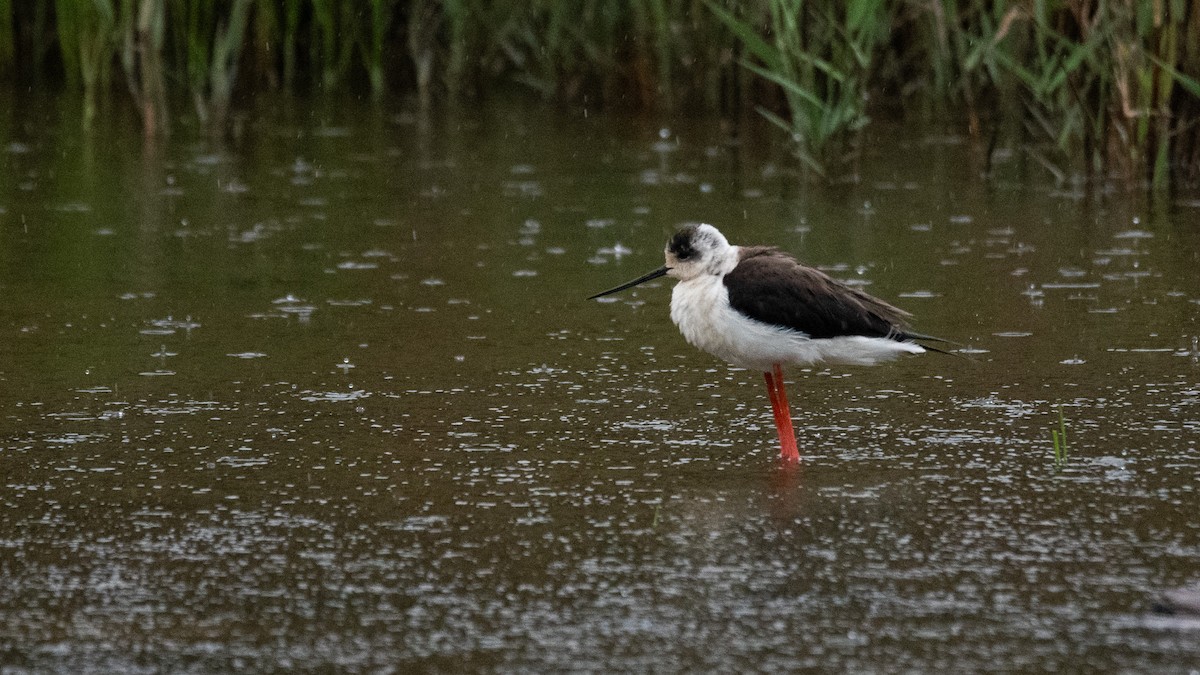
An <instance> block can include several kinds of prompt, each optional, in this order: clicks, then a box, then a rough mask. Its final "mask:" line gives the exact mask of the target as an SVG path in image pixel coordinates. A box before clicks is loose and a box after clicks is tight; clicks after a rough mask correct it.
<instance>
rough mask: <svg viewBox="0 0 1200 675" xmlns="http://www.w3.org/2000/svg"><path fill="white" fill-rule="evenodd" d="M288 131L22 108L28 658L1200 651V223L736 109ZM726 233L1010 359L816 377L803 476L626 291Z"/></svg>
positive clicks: (886, 664)
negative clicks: (162, 128)
mask: <svg viewBox="0 0 1200 675" xmlns="http://www.w3.org/2000/svg"><path fill="white" fill-rule="evenodd" d="M63 109H71V108H70V106H69V105H67V104H64V106H63ZM244 127H245V128H244V133H243V136H242V137H241V138H240V139H239V140H237V141H235V142H233V143H231V144H229V145H228V146H226V147H223V148H221V147H215V146H213V145H212V144H211V143H208V142H206V141H204V140H200V139H198V138H197V137H196V136H194V135H193V134H190V133H189V132H188V131H187V130H186V129H184V130H180V131H179V132H178V133H177V134H176V135H175V137H174V138H173V139H172V140H171V141H170V142H168V143H165V144H164V145H162V146H161V147H159V148H154V149H146V148H144V147H143V146H142V144H141V143H140V140H139V137H138V136H137V131H136V127H135V126H134V125H133V124H132V123H130V122H128V121H117V122H110V123H107V126H105V125H102V126H101V128H99V129H97V131H96V132H95V134H94V135H93V136H90V137H89V136H87V135H85V134H83V133H81V132H80V131H79V128H78V120H77V118H76V117H75V116H74V115H72V114H68V113H63V112H61V111H60V110H59V109H56V108H53V107H52V106H49V105H46V104H43V103H38V102H36V101H27V102H24V103H22V104H21V105H20V106H18V108H17V109H16V110H15V112H12V111H10V114H9V115H8V119H6V120H0V133H2V134H3V136H2V137H0V151H2V154H0V161H2V162H3V165H4V167H5V175H6V176H7V177H8V178H7V179H6V180H5V181H4V182H3V184H0V256H2V260H3V265H2V268H0V296H2V297H3V299H4V302H3V305H2V306H0V443H2V451H0V472H2V475H3V477H4V479H3V486H2V489H0V574H2V577H3V584H2V585H0V664H3V665H4V666H7V667H8V668H7V669H6V672H27V671H37V672H44V671H59V672H81V671H88V670H94V671H115V670H122V671H147V672H157V671H161V670H169V671H175V672H180V671H182V672H213V671H230V670H236V669H249V670H255V671H263V670H284V669H288V670H291V669H309V670H332V669H336V670H342V671H370V672H411V671H413V670H433V671H439V670H440V671H451V672H453V671H461V670H463V669H470V670H499V671H510V672H511V671H520V672H525V671H530V670H535V671H564V670H582V671H614V670H635V671H644V670H666V671H671V670H711V671H717V672H737V671H747V670H795V669H800V668H821V669H827V670H833V671H849V672H853V671H860V670H875V671H880V670H887V671H894V670H918V671H949V670H954V671H979V670H994V669H1007V670H1042V669H1047V670H1049V669H1058V670H1103V671H1120V670H1129V671H1142V672H1145V671H1156V672H1186V671H1188V670H1189V669H1195V668H1198V667H1200V619H1196V618H1185V617H1165V616H1159V615H1155V614H1153V613H1151V612H1150V606H1151V603H1152V602H1153V600H1154V598H1155V597H1156V595H1157V594H1158V593H1159V592H1160V591H1161V590H1163V589H1166V588H1170V587H1175V586H1180V585H1186V584H1195V583H1198V582H1200V520H1198V519H1197V514H1198V513H1200V495H1197V488H1196V486H1197V484H1198V478H1200V449H1198V447H1197V445H1198V439H1200V346H1198V345H1197V336H1200V323H1198V321H1197V317H1198V316H1200V274H1197V268H1198V266H1200V256H1198V252H1200V201H1196V200H1194V199H1190V198H1188V197H1186V196H1184V197H1178V196H1176V197H1171V198H1167V199H1164V200H1160V201H1159V202H1155V203H1153V204H1152V205H1149V206H1148V205H1147V204H1146V203H1144V202H1143V201H1142V200H1141V199H1140V198H1136V197H1130V196H1128V195H1126V194H1124V193H1121V192H1112V193H1110V194H1107V195H1106V196H1100V197H1097V196H1095V195H1087V194H1084V192H1083V191H1082V190H1081V189H1080V188H1078V187H1077V186H1072V185H1066V186H1056V185H1054V184H1053V183H1052V182H1051V181H1049V180H1047V179H1046V178H1045V175H1044V174H1042V173H1040V169H1039V168H1038V165H1037V164H1036V163H1034V162H1029V163H1028V165H1026V163H1025V162H1024V161H1023V160H1022V159H1021V157H1023V156H1024V155H1023V153H1021V152H1020V151H1019V149H1014V151H1013V153H1012V154H1011V155H1010V156H1009V155H1004V156H1002V157H1001V159H1002V160H1003V161H1002V162H1001V164H1000V165H999V167H998V169H997V172H996V175H995V177H993V178H991V179H988V180H984V179H982V178H980V177H979V173H978V163H977V153H976V152H975V151H974V150H973V149H972V147H971V145H970V144H969V143H966V142H965V140H964V139H962V138H959V137H955V136H947V135H946V134H945V130H944V129H943V130H935V131H932V132H931V131H929V130H926V129H922V128H917V127H911V126H908V127H900V128H889V127H886V126H875V127H873V128H872V134H873V135H872V137H871V138H870V139H869V142H868V144H867V145H866V147H865V149H864V152H863V155H862V158H861V162H860V166H859V169H858V172H859V180H858V181H855V182H845V183H841V184H839V185H837V186H835V187H819V186H808V187H805V184H804V183H802V182H799V181H797V180H796V179H795V177H794V176H792V175H790V174H789V173H788V171H787V170H786V166H787V163H786V162H785V161H784V158H783V157H782V155H781V151H779V150H778V149H772V148H771V145H770V144H769V143H768V142H766V141H769V140H771V139H773V138H774V137H773V136H771V135H770V134H769V133H764V134H763V135H762V137H759V135H758V134H757V133H756V132H755V133H746V134H744V137H743V138H742V140H741V141H740V142H736V143H735V142H734V141H733V140H732V139H731V138H730V137H728V136H727V135H725V134H723V133H722V132H721V130H720V129H721V127H720V124H719V123H718V122H717V121H716V120H704V119H701V120H695V119H673V118H660V119H641V118H637V119H631V118H629V117H627V116H621V115H596V114H595V113H592V114H589V115H587V116H584V115H582V114H579V113H578V111H559V112H557V113H556V112H551V111H543V110H539V109H536V108H520V107H518V108H509V107H503V106H498V107H496V108H494V109H491V110H489V111H487V112H482V113H468V112H456V113H451V114H444V113H438V114H435V115H432V116H429V117H422V116H419V115H414V114H412V113H411V112H406V111H404V110H402V109H399V108H397V109H388V110H384V111H377V110H371V109H369V108H366V107H360V106H359V105H358V104H356V103H354V102H347V101H338V102H337V103H336V105H320V104H311V103H309V102H306V101H301V100H291V99H287V100H279V101H272V102H271V103H270V104H269V105H264V106H263V110H261V111H259V112H257V113H255V114H254V115H253V116H251V117H250V118H249V120H248V121H247V122H246V123H245V125H244ZM687 221H707V222H711V223H713V224H715V225H717V226H718V227H721V228H722V229H723V230H724V231H725V233H726V234H727V235H728V236H729V237H730V239H731V240H732V241H734V243H739V242H742V243H773V244H777V245H779V246H782V247H784V248H786V249H788V250H790V251H793V252H795V253H797V254H798V255H800V256H801V257H802V258H803V259H805V260H806V261H808V262H810V263H812V264H816V265H819V266H821V267H822V268H823V269H826V270H828V271H830V272H831V273H832V274H834V275H835V276H837V277H839V278H842V279H848V280H851V281H853V282H855V283H861V284H866V285H867V288H868V290H870V291H871V292H873V293H876V294H878V295H880V296H882V297H884V298H887V299H889V300H892V301H894V302H896V303H897V304H899V305H901V306H903V307H905V308H907V309H909V310H911V311H912V312H914V314H916V315H917V321H916V323H917V327H918V328H919V329H920V330H922V331H925V332H929V333H933V334H937V335H943V336H945V337H948V338H951V339H954V340H956V341H958V342H960V343H962V344H963V345H965V346H966V351H967V352H968V353H969V354H970V356H969V357H968V358H962V357H946V356H941V355H937V354H928V355H924V356H921V357H916V358H912V359H909V360H906V361H903V362H900V363H897V364H893V365H889V366H884V367H879V368H874V369H840V368H839V369H829V370H820V369H819V370H816V371H813V372H801V371H797V372H794V373H792V376H793V379H792V382H791V384H790V394H791V399H792V406H793V413H794V416H795V419H796V426H797V434H798V436H799V439H800V444H801V449H802V453H803V454H804V462H803V465H802V466H801V467H800V468H799V469H797V470H787V469H785V468H781V467H780V466H779V465H778V462H777V459H776V457H777V453H778V449H777V446H776V440H775V432H774V429H773V426H772V422H771V416H770V409H769V405H768V403H767V399H766V396H765V392H764V391H763V390H764V389H765V387H763V384H762V378H761V376H760V375H759V374H757V373H749V372H744V371H737V370H734V369H730V368H728V367H726V366H725V365H723V364H721V363H718V362H716V361H714V360H713V359H712V358H711V357H708V356H706V355H704V354H701V353H698V352H695V351H694V350H692V349H691V348H690V347H688V346H687V345H686V344H685V343H684V342H683V340H682V339H681V338H680V337H679V335H678V333H677V332H676V330H675V328H674V326H673V325H672V324H671V322H670V320H669V318H668V316H667V303H668V298H669V291H668V284H660V285H657V286H648V287H643V288H640V289H638V290H636V291H631V292H627V293H625V294H622V295H621V296H617V299H616V301H615V302H609V303H602V302H586V301H584V300H583V298H584V297H586V296H587V295H589V294H591V293H593V292H596V291H598V290H601V289H604V288H608V287H609V286H611V285H614V284H615V283H617V282H620V281H624V280H626V279H628V278H631V277H633V276H635V275H636V274H639V273H641V272H643V271H647V270H649V269H651V268H653V267H656V266H657V265H659V264H661V248H662V244H663V241H664V240H665V238H666V236H667V235H668V233H670V232H671V230H672V229H673V228H674V227H675V226H676V225H678V224H679V223H682V222H687ZM1059 411H1061V412H1062V415H1063V416H1064V418H1065V427H1066V429H1067V438H1068V446H1069V456H1068V457H1067V458H1066V461H1065V462H1062V463H1058V464H1056V461H1055V457H1054V450H1053V445H1052V442H1051V431H1052V430H1053V429H1056V428H1057V427H1058V424H1059V417H1058V414H1059Z"/></svg>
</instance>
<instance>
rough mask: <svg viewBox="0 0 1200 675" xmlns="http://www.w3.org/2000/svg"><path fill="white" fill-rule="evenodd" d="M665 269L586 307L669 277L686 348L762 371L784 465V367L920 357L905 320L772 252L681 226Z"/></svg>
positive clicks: (791, 438)
mask: <svg viewBox="0 0 1200 675" xmlns="http://www.w3.org/2000/svg"><path fill="white" fill-rule="evenodd" d="M665 254H666V259H667V260H666V265H663V266H662V267H660V268H658V269H656V270H654V271H653V272H650V273H649V274H645V275H642V276H640V277H638V278H637V279H634V280H633V281H630V282H628V283H624V284H621V285H620V286H617V287H616V288H611V289H609V290H607V291H603V292H601V293H597V294H595V295H593V296H591V297H590V298H588V299H589V300H592V299H595V298H599V297H601V296H604V295H609V294H610V293H616V292H618V291H623V290H625V289H627V288H630V287H632V286H636V285H638V284H641V283H644V282H646V281H650V280H651V279H657V278H658V277H661V276H664V275H666V276H670V277H674V278H676V279H678V280H679V283H678V284H676V285H675V289H674V290H673V291H672V292H671V320H672V321H674V322H675V325H677V326H679V330H680V332H681V333H683V337H684V338H685V339H687V341H688V342H689V343H691V344H692V346H694V347H697V348H699V349H702V350H704V351H706V352H708V353H709V354H712V355H713V356H716V357H717V358H720V359H723V360H725V361H727V362H729V363H731V364H733V365H735V366H739V367H742V368H750V369H756V370H761V371H762V372H763V375H764V376H765V378H766V380H767V395H768V396H769V397H770V399H771V411H772V412H773V413H774V415H775V428H776V430H777V431H778V432H779V444H780V446H781V455H780V456H781V458H782V459H784V460H789V461H799V459H800V452H799V450H798V449H797V448H796V434H795V431H793V429H792V418H791V413H790V411H789V410H788V402H787V393H786V392H785V391H784V384H783V366H786V365H797V366H806V365H813V364H818V363H830V364H849V365H867V366H869V365H874V364H876V363H879V362H882V361H890V360H891V359H894V358H896V357H898V356H900V355H902V354H920V353H923V352H924V351H926V349H929V350H932V351H938V352H940V351H942V350H940V349H937V348H935V347H928V346H923V345H920V344H918V343H917V341H918V340H925V341H930V340H932V341H935V342H945V340H942V339H940V338H935V337H932V336H929V335H922V334H920V333H915V332H913V331H912V330H911V329H910V328H909V327H908V323H907V319H908V317H909V314H908V312H905V311H904V310H902V309H899V308H897V307H893V306H892V305H890V304H888V303H886V302H884V301H883V300H880V299H879V298H876V297H874V296H872V295H869V294H867V293H864V292H863V291H860V290H858V289H857V288H852V287H850V286H847V285H845V284H843V283H841V282H839V281H837V280H835V279H833V278H832V277H830V276H829V275H827V274H825V273H824V272H822V271H820V270H817V269H813V268H811V267H806V266H804V265H802V264H800V263H799V262H798V261H797V260H796V259H795V258H793V257H792V256H790V255H788V254H786V253H784V252H782V251H780V250H779V249H776V248H773V247H770V246H733V245H731V244H730V243H729V241H728V240H726V239H725V236H724V235H723V234H721V233H720V231H718V230H717V228H715V227H713V226H712V225H703V224H701V225H687V226H685V227H683V228H681V229H680V230H679V231H678V232H676V233H675V236H673V237H671V240H670V241H668V242H667V246H666V250H665Z"/></svg>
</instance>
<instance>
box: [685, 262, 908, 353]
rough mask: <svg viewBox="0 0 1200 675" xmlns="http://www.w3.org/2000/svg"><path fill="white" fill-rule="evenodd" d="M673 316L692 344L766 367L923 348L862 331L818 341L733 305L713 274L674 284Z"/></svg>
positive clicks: (723, 287)
mask: <svg viewBox="0 0 1200 675" xmlns="http://www.w3.org/2000/svg"><path fill="white" fill-rule="evenodd" d="M671 320H672V321H674V322H675V325H676V326H679V331H680V332H681V333H683V337H684V339H686V340H687V341H688V342H689V343H690V344H691V345H692V346H694V347H696V348H698V349H702V350H704V351H706V352H708V353H709V354H712V355H713V356H716V357H717V358H719V359H721V360H723V361H727V362H729V363H732V364H733V365H735V366H739V367H741V368H750V369H754V370H762V371H768V370H770V369H771V367H772V365H773V364H776V363H778V364H781V365H799V366H805V365H812V364H817V363H831V364H848V365H864V366H869V365H873V364H876V363H879V362H881V361H888V360H891V359H894V358H896V357H897V356H900V355H901V354H920V353H922V352H924V351H925V350H924V349H922V348H921V346H920V345H918V344H915V343H912V342H897V341H896V340H889V339H886V338H873V337H863V336H860V335H852V336H847V337H835V338H821V339H815V340H814V339H812V338H810V337H808V336H807V335H805V334H804V333H801V332H799V331H795V330H791V329H789V328H781V327H779V326H774V325H771V324H766V323H763V322H761V321H756V320H754V319H751V318H749V317H747V316H745V315H743V314H741V313H739V312H737V311H736V310H734V309H733V307H731V306H730V305H729V292H728V291H727V290H726V288H725V284H724V283H722V282H721V279H720V277H716V276H713V275H704V276H701V277H697V278H695V279H691V280H688V281H681V282H679V283H678V284H676V285H675V289H674V290H673V291H672V292H671Z"/></svg>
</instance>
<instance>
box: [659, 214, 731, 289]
mask: <svg viewBox="0 0 1200 675" xmlns="http://www.w3.org/2000/svg"><path fill="white" fill-rule="evenodd" d="M664 254H665V255H666V258H667V274H668V275H670V276H672V277H675V278H676V279H679V280H680V281H687V280H688V279H695V278H696V277H699V276H702V275H705V274H724V273H727V272H729V271H730V270H731V269H732V268H733V265H736V264H737V257H736V255H734V253H733V247H732V246H730V245H729V241H728V240H726V239H725V235H723V234H721V232H720V231H719V230H718V229H717V228H715V227H713V226H712V225H706V224H703V223H701V224H696V225H685V226H684V227H681V228H680V229H679V231H677V232H676V233H675V235H674V236H673V237H671V240H670V241H668V242H667V247H666V250H665V251H664Z"/></svg>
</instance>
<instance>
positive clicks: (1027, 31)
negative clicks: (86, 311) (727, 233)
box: [0, 0, 1200, 186]
mask: <svg viewBox="0 0 1200 675" xmlns="http://www.w3.org/2000/svg"><path fill="white" fill-rule="evenodd" d="M48 40H49V42H48ZM117 65H119V68H114V66H117ZM114 73H117V74H118V76H119V75H123V76H124V80H125V82H124V86H119V85H118V83H117V82H116V81H115V79H114V77H113V74H114ZM0 76H3V77H7V78H9V79H13V80H16V81H21V82H29V81H33V82H35V83H37V84H39V85H40V84H43V83H51V84H59V83H62V84H65V86H66V87H67V88H68V89H75V90H77V91H81V92H82V93H83V100H84V106H85V115H84V117H85V120H90V119H91V118H92V117H94V115H96V114H97V113H96V111H97V106H98V104H99V103H100V102H101V101H102V100H103V98H104V97H107V96H111V95H113V94H114V93H116V92H120V91H121V90H127V91H128V94H129V95H130V97H131V98H132V102H133V105H134V106H135V107H136V108H137V109H138V110H139V111H140V112H141V113H142V118H143V120H144V123H145V125H146V127H147V133H148V134H151V135H152V134H154V133H157V132H159V131H162V130H165V129H166V128H167V123H166V122H167V119H168V110H167V108H168V103H169V102H177V101H179V100H181V99H183V98H185V97H190V98H191V100H192V101H193V107H194V108H195V114H196V116H197V117H198V118H200V119H201V120H204V121H206V122H207V123H208V124H209V125H211V126H214V127H220V126H221V125H223V124H224V121H223V120H224V119H225V117H226V113H227V111H228V109H229V108H230V107H231V106H233V105H235V104H236V101H237V97H238V94H239V92H245V93H247V94H249V93H250V92H252V91H253V89H254V88H257V87H261V86H268V87H283V88H285V89H288V90H306V89H308V88H315V89H317V90H319V91H326V92H335V91H363V90H367V91H369V92H370V93H371V95H372V96H373V97H374V98H376V99H381V98H382V97H384V96H385V94H388V93H396V94H400V95H405V94H410V93H415V94H416V95H417V97H418V100H419V101H420V102H421V104H422V105H432V104H433V103H434V102H436V101H438V100H441V99H456V98H478V97H481V96H486V95H488V94H489V93H490V92H494V91H497V90H502V89H511V88H513V86H514V85H515V86H516V87H517V88H521V89H524V90H526V91H528V92H532V93H534V94H535V95H537V96H540V97H543V98H545V99H547V100H552V101H557V102H562V103H569V104H583V105H586V106H617V107H623V108H630V107H633V108H647V107H659V108H662V109H672V108H674V109H679V110H694V109H697V108H700V109H705V110H720V111H721V112H722V113H724V114H726V115H728V116H730V117H733V118H736V117H738V116H739V114H740V113H741V112H742V111H745V110H750V111H754V110H757V111H759V112H761V114H762V115H763V116H764V117H765V118H766V119H768V120H770V121H771V122H772V123H773V124H774V125H775V126H777V127H779V129H780V130H781V133H782V134H783V137H784V138H785V139H787V140H788V141H789V142H790V144H791V147H792V148H793V149H794V151H795V154H796V156H797V158H798V160H799V161H800V163H801V164H802V165H803V166H806V167H808V168H810V169H812V170H813V172H815V173H816V174H831V173H832V172H833V171H835V170H838V169H839V168H840V167H843V166H844V165H845V163H846V162H845V161H846V159H847V158H848V157H852V156H853V150H854V147H855V144H856V142H857V138H858V135H859V132H860V131H861V130H862V129H864V128H865V127H866V126H867V125H868V124H869V122H870V118H871V116H872V115H878V114H879V113H880V111H883V110H897V109H903V110H906V111H914V110H917V111H922V112H923V113H924V114H926V115H939V116H942V117H943V118H944V119H949V120H962V122H963V124H964V127H965V130H966V131H967V133H968V134H969V135H970V136H971V137H973V138H976V139H980V140H983V139H988V138H990V139H992V141H991V142H992V143H996V142H1005V143H1009V144H1012V145H1014V146H1017V147H1020V148H1023V149H1024V150H1025V151H1027V152H1029V153H1030V154H1031V155H1032V156H1034V157H1036V158H1037V159H1038V160H1039V161H1040V162H1041V163H1042V164H1043V165H1044V166H1046V167H1047V168H1048V169H1049V170H1050V171H1052V172H1054V173H1055V174H1056V175H1059V176H1063V177H1066V176H1067V175H1069V174H1071V173H1073V172H1083V173H1085V174H1087V175H1089V176H1092V177H1094V178H1096V179H1106V178H1108V177H1110V176H1112V175H1121V176H1125V177H1127V178H1129V179H1130V180H1131V182H1132V183H1135V184H1138V183H1145V184H1149V185H1157V186H1161V185H1165V184H1166V183H1167V182H1168V181H1169V180H1170V179H1171V177H1172V176H1173V175H1178V176H1191V177H1193V178H1200V6H1196V4H1195V3H1194V2H1190V1H1189V0H1157V1H1155V2H1141V1H1139V0H1070V1H1068V0H1028V1H1027V2H1021V3H1014V2H1006V1H1003V0H927V1H923V2H913V1H912V0H847V1H846V2H842V3H831V2H818V1H817V0H746V1H745V2H735V1H734V0H581V2H560V1H558V0H363V1H362V2H348V1H346V0H169V1H168V0H28V1H25V0H22V2H13V0H0ZM881 103H882V104H883V105H879V104H881ZM897 104H902V105H897Z"/></svg>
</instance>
